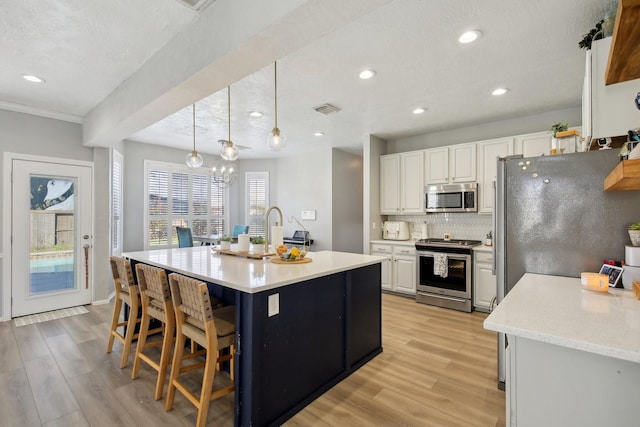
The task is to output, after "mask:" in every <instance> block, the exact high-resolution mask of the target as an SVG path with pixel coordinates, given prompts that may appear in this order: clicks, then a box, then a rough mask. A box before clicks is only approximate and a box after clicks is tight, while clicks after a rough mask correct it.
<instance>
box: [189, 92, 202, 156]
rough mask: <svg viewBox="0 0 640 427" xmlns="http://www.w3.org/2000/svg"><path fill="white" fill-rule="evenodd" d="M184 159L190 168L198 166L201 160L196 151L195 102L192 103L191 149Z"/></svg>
mask: <svg viewBox="0 0 640 427" xmlns="http://www.w3.org/2000/svg"><path fill="white" fill-rule="evenodd" d="M185 160H186V162H187V166H189V167H190V168H199V167H200V166H202V162H203V159H202V156H201V155H200V154H199V153H198V152H197V151H196V104H193V151H192V152H191V153H189V154H187V158H186V159H185Z"/></svg>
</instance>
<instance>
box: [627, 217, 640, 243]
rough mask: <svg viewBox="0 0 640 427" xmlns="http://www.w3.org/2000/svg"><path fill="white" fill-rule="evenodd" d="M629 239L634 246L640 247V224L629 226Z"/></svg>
mask: <svg viewBox="0 0 640 427" xmlns="http://www.w3.org/2000/svg"><path fill="white" fill-rule="evenodd" d="M629 237H630V238H631V244H632V245H633V246H640V222H636V223H634V224H631V225H630V226H629Z"/></svg>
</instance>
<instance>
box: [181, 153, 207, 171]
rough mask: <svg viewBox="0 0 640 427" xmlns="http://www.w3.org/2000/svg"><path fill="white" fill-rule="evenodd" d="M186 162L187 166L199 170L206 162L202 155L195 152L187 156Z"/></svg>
mask: <svg viewBox="0 0 640 427" xmlns="http://www.w3.org/2000/svg"><path fill="white" fill-rule="evenodd" d="M185 160H186V162H187V166H189V167H190V168H199V167H200V166H202V163H203V162H204V160H203V159H202V156H201V155H200V153H198V152H197V151H195V150H194V151H192V152H191V153H189V154H187V158H186V159H185Z"/></svg>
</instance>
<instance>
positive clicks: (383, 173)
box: [380, 154, 400, 214]
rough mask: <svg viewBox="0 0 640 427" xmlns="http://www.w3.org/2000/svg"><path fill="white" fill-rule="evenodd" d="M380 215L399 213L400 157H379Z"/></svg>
mask: <svg viewBox="0 0 640 427" xmlns="http://www.w3.org/2000/svg"><path fill="white" fill-rule="evenodd" d="M380 213H382V214H398V213H400V155H399V154H390V155H386V156H380Z"/></svg>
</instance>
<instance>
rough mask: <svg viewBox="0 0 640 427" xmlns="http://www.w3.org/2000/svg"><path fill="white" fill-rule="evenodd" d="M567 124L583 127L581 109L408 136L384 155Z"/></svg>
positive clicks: (531, 131)
mask: <svg viewBox="0 0 640 427" xmlns="http://www.w3.org/2000/svg"><path fill="white" fill-rule="evenodd" d="M557 122H569V127H574V126H581V125H582V109H581V107H575V108H566V109H563V110H555V111H548V112H544V113H540V114H534V115H531V116H526V117H518V118H515V119H509V120H501V121H498V122H491V123H483V124H479V125H475V126H468V127H464V128H458V129H451V130H447V131H443V132H437V133H430V134H423V135H417V136H410V137H407V138H399V139H396V140H391V141H389V144H388V147H387V154H393V153H402V152H405V151H412V150H422V149H425V148H433V147H441V146H443V145H452V144H461V143H464V142H475V141H482V140H485V139H492V138H501V137H504V136H512V135H521V134H525V133H533V132H541V131H546V130H549V128H550V127H551V125H552V124H553V123H557Z"/></svg>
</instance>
